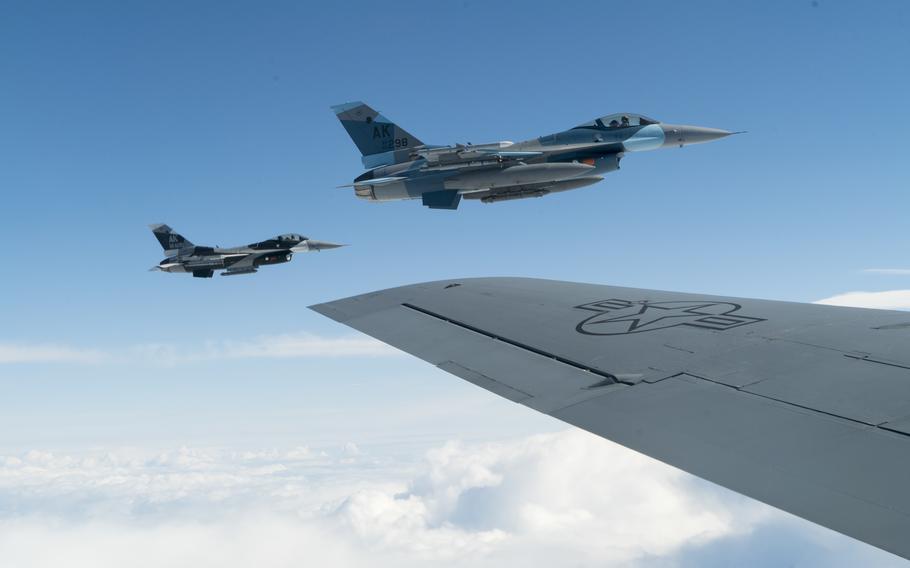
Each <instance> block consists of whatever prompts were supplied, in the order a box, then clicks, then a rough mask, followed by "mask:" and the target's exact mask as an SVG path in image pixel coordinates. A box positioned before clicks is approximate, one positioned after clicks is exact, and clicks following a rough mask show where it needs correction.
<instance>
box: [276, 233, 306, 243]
mask: <svg viewBox="0 0 910 568" xmlns="http://www.w3.org/2000/svg"><path fill="white" fill-rule="evenodd" d="M275 240H276V241H278V242H282V243H300V242H303V241H305V240H307V239H306V237H304V236H303V235H298V234H297V233H287V234H285V235H278V236H277V237H275Z"/></svg>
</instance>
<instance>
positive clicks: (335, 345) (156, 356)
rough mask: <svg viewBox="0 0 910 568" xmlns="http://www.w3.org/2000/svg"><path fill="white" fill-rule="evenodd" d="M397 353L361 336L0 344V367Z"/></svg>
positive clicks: (291, 336)
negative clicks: (111, 345) (117, 346)
mask: <svg viewBox="0 0 910 568" xmlns="http://www.w3.org/2000/svg"><path fill="white" fill-rule="evenodd" d="M398 353H399V352H398V351H397V350H395V349H393V348H392V347H389V346H388V345H386V344H384V343H382V342H380V341H377V340H375V339H373V338H371V337H366V336H349V337H322V336H319V335H314V334H311V333H288V334H281V335H262V336H259V337H255V338H253V339H250V340H239V341H238V340H220V341H207V342H205V343H203V344H201V345H177V344H173V343H143V344H138V345H133V346H130V347H127V348H125V349H122V350H106V351H105V350H99V349H86V348H79V347H73V346H68V345H55V344H31V345H30V344H26V343H0V364H4V363H103V362H124V361H129V362H136V361H144V362H147V363H152V364H161V365H175V364H178V363H186V362H193V361H214V360H221V359H290V358H301V357H377V356H385V355H395V354H398Z"/></svg>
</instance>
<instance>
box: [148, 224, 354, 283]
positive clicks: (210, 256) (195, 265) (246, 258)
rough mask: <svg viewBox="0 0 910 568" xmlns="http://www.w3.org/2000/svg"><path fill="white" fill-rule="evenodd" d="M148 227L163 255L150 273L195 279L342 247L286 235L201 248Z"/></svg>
mask: <svg viewBox="0 0 910 568" xmlns="http://www.w3.org/2000/svg"><path fill="white" fill-rule="evenodd" d="M149 227H150V228H151V229H152V233H154V234H155V238H157V239H158V242H159V243H161V248H163V249H164V254H165V255H166V256H167V258H165V259H164V260H162V261H161V262H160V263H158V265H156V266H153V267H152V268H151V270H160V271H161V272H190V273H192V274H193V276H195V277H196V278H211V277H212V275H214V274H215V271H216V270H224V272H222V273H221V275H222V276H233V275H234V274H252V273H254V272H256V271H257V270H258V269H259V267H260V266H264V265H266V264H281V263H282V262H288V261H290V260H291V257H292V256H293V255H294V253H295V252H310V251H317V252H318V251H321V250H326V249H333V248H338V247H343V246H344V245H337V244H334V243H326V242H322V241H314V240H313V239H309V238H307V237H304V236H302V235H297V234H293V233H290V234H287V235H278V236H277V237H275V238H272V239H268V240H266V241H262V242H259V243H253V244H249V245H246V246H240V247H231V248H220V247H204V246H197V245H194V244H193V243H191V242H190V241H188V240H187V239H186V238H185V237H183V235H180V234H179V233H177V232H175V231H174V230H173V229H171V228H170V227H168V226H167V225H163V224H160V225H149Z"/></svg>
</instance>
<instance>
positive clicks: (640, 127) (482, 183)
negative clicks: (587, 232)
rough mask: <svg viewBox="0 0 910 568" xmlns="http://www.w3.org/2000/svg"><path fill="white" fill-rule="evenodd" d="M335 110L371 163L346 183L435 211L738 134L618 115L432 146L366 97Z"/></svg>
mask: <svg viewBox="0 0 910 568" xmlns="http://www.w3.org/2000/svg"><path fill="white" fill-rule="evenodd" d="M332 110H333V111H335V114H336V116H337V117H338V119H339V120H340V121H341V124H342V126H344V128H345V130H347V131H348V134H349V135H350V136H351V139H352V140H353V141H354V144H356V145H357V148H358V149H359V150H360V152H361V154H362V155H363V157H362V162H363V166H364V167H365V168H367V171H366V172H364V173H363V174H362V175H360V176H358V177H357V178H356V179H355V180H354V183H353V184H351V185H347V186H342V187H353V188H354V193H355V194H356V195H357V197H360V198H362V199H368V200H372V201H393V200H400V199H421V200H423V204H424V205H426V206H427V207H429V208H431V209H457V208H458V204H459V202H460V201H461V198H462V197H463V198H465V199H479V200H480V201H482V202H483V203H494V202H497V201H505V200H510V199H524V198H526V197H542V196H544V195H547V194H549V193H556V192H559V191H566V190H569V189H576V188H579V187H585V186H587V185H591V184H594V183H597V182H599V181H601V180H602V179H603V176H604V174H607V173H609V172H612V171H616V170H618V169H619V162H620V160H621V159H622V157H623V156H624V155H625V154H627V153H629V152H643V151H647V150H656V149H658V148H669V147H675V146H680V147H681V146H688V145H690V144H701V143H703V142H710V141H712V140H717V139H718V138H724V137H725V136H729V135H731V134H736V133H735V132H728V131H726V130H719V129H716V128H703V127H700V126H685V125H679V124H665V123H662V122H660V121H657V120H654V119H652V118H648V117H646V116H644V115H641V114H633V113H619V114H611V115H607V116H602V117H600V118H596V119H594V120H591V121H589V122H586V123H584V124H579V125H578V126H576V127H574V128H570V129H568V130H564V131H562V132H557V133H556V134H549V135H547V136H541V137H540V138H533V139H531V140H525V141H524V142H517V143H516V142H509V141H505V142H495V143H492V144H476V145H475V144H455V145H454V146H432V145H429V144H425V143H424V142H422V141H421V140H420V139H419V138H417V137H416V136H414V135H413V134H411V133H409V132H408V131H406V130H405V129H403V128H402V127H400V126H398V125H397V124H395V123H394V122H392V121H390V120H389V119H388V118H386V117H385V116H383V115H382V114H380V113H379V112H377V111H375V110H373V109H372V108H370V107H369V106H368V105H366V104H365V103H363V102H360V101H358V102H352V103H345V104H340V105H336V106H333V107H332Z"/></svg>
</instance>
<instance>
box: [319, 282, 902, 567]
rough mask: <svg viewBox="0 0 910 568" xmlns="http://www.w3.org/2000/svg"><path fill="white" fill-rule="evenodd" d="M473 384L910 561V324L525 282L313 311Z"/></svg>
mask: <svg viewBox="0 0 910 568" xmlns="http://www.w3.org/2000/svg"><path fill="white" fill-rule="evenodd" d="M312 308H313V309H314V310H316V311H317V312H319V313H321V314H324V315H326V316H328V317H330V318H332V319H335V320H337V321H339V322H341V323H344V324H345V325H348V326H350V327H352V328H354V329H358V330H360V331H362V332H364V333H366V334H368V335H371V336H373V337H376V338H378V339H380V340H382V341H384V342H386V343H388V344H390V345H393V346H395V347H398V348H399V349H401V350H403V351H406V352H408V353H410V354H412V355H415V356H417V357H419V358H421V359H424V360H425V361H428V362H430V363H432V364H433V365H436V366H437V367H439V368H440V369H443V370H444V371H447V372H449V373H452V374H453V375H456V376H458V377H460V378H462V379H465V380H467V381H469V382H471V383H474V384H475V385H478V386H481V387H483V388H485V389H487V390H489V391H492V392H494V393H496V394H498V395H500V396H503V397H505V398H508V399H510V400H512V401H514V402H517V403H519V404H522V405H525V406H527V407H530V408H533V409H535V410H538V411H540V412H543V413H546V414H549V415H551V416H554V417H556V418H559V419H561V420H563V421H565V422H568V423H569V424H573V425H575V426H578V427H580V428H583V429H585V430H589V431H591V432H594V433H596V434H598V435H600V436H603V437H605V438H608V439H610V440H613V441H615V442H618V443H620V444H622V445H624V446H627V447H629V448H632V449H634V450H637V451H639V452H642V453H644V454H647V455H649V456H652V457H654V458H657V459H659V460H661V461H664V462H666V463H669V464H671V465H674V466H676V467H679V468H681V469H684V470H686V471H688V472H690V473H693V474H695V475H698V476H700V477H703V478H705V479H708V480H710V481H713V482H715V483H718V484H720V485H723V486H725V487H728V488H730V489H733V490H735V491H738V492H740V493H743V494H745V495H748V496H750V497H753V498H755V499H758V500H760V501H764V502H765V503H768V504H770V505H773V506H775V507H779V508H780V509H783V510H785V511H789V512H790V513H793V514H795V515H799V516H801V517H804V518H806V519H809V520H811V521H814V522H816V523H819V524H821V525H824V526H826V527H829V528H832V529H834V530H837V531H839V532H842V533H844V534H847V535H849V536H852V537H854V538H857V539H859V540H862V541H864V542H867V543H869V544H872V545H874V546H877V547H880V548H883V549H885V550H888V551H891V552H893V553H895V554H898V555H900V556H903V557H905V558H910V538H908V535H910V478H908V472H910V350H908V345H910V314H908V313H905V312H894V311H884V310H868V309H857V308H841V307H833V306H820V305H814V304H796V303H789V302H776V301H768V300H748V299H739V298H726V297H719V296H707V295H693V294H681V293H674V292H662V291H655V290H642V289H635V288H617V287H610V286H599V285H592V284H576V283H569V282H558V281H549V280H533V279H520V278H482V279H465V280H450V281H444V282H432V283H425V284H417V285H412V286H404V287H401V288H394V289H390V290H384V291H380V292H374V293H371V294H365V295H362V296H355V297H352V298H347V299H343V300H337V301H334V302H329V303H325V304H320V305H317V306H313V307H312Z"/></svg>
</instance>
